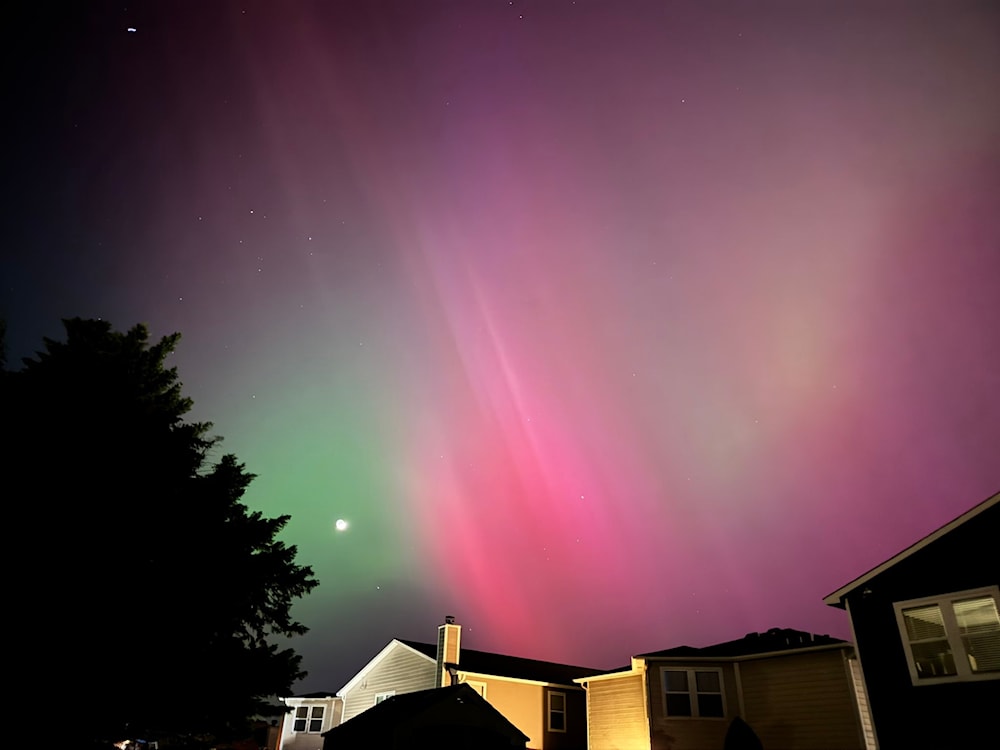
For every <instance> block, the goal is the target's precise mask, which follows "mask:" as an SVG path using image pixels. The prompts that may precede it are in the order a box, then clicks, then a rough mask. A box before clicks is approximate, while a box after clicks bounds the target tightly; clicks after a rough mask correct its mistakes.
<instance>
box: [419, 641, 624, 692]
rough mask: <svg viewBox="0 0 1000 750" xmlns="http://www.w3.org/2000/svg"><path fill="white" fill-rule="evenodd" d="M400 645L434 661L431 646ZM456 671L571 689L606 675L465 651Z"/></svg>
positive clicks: (429, 644) (461, 652)
mask: <svg viewBox="0 0 1000 750" xmlns="http://www.w3.org/2000/svg"><path fill="white" fill-rule="evenodd" d="M400 642H401V643H404V644H406V645H407V646H409V647H410V648H412V649H414V650H416V651H419V652H420V653H422V654H424V655H426V656H429V657H430V658H432V659H434V658H437V646H436V645H434V644H432V643H421V642H419V641H404V640H400ZM458 668H459V669H460V670H461V671H463V672H475V673H476V674H483V675H496V676H497V677H514V678H519V679H522V680H535V681H537V682H552V683H555V684H558V685H572V684H573V680H575V679H577V678H578V677H590V676H592V675H595V674H604V673H605V672H607V671H608V670H606V669H594V668H593V667H578V666H574V665H572V664H556V663H555V662H550V661H538V660H537V659H524V658H522V657H520V656H506V655H504V654H492V653H489V652H488V651H475V650H473V649H468V648H463V649H461V650H460V652H459V660H458Z"/></svg>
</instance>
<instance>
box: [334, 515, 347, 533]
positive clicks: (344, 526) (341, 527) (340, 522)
mask: <svg viewBox="0 0 1000 750" xmlns="http://www.w3.org/2000/svg"><path fill="white" fill-rule="evenodd" d="M334 526H336V527H337V531H344V530H345V529H347V521H345V520H344V519H343V518H338V519H337V523H335V524H334Z"/></svg>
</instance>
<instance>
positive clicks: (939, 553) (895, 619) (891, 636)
mask: <svg viewBox="0 0 1000 750" xmlns="http://www.w3.org/2000/svg"><path fill="white" fill-rule="evenodd" d="M998 582H1000V493H997V494H995V495H993V496H992V497H989V498H987V499H986V500H984V501H983V502H981V503H980V504H979V505H977V506H975V507H974V508H972V509H971V510H969V511H968V512H966V513H964V514H963V515H961V516H959V517H958V518H956V519H954V520H953V521H951V522H950V523H948V524H945V525H944V526H942V527H941V528H939V529H938V530H937V531H934V532H932V533H931V534H928V535H927V536H925V537H924V538H923V539H921V540H920V541H918V542H916V543H915V544H913V545H911V546H910V547H907V548H906V549H904V550H903V551H902V552H900V553H899V554H897V555H895V556H894V557H891V558H890V559H888V560H886V561H885V562H883V563H882V564H881V565H878V566H876V567H875V568H873V569H872V570H869V571H868V572H867V573H865V574H864V575H862V576H860V577H859V578H855V579H854V580H853V581H851V582H850V583H848V584H845V585H844V586H842V587H841V588H839V589H837V590H836V591H834V592H833V593H832V594H830V595H829V596H827V597H826V598H825V599H824V601H825V602H826V603H827V604H829V605H830V606H833V607H839V608H841V609H844V610H846V611H847V614H848V617H849V618H850V622H851V630H852V633H853V638H854V641H855V643H856V645H857V650H858V659H859V662H860V664H861V670H862V672H863V674H864V683H865V687H866V689H867V694H868V700H869V702H870V705H871V712H872V718H873V720H874V725H875V734H876V738H877V741H878V743H879V745H880V746H881V747H883V748H896V747H918V746H919V747H942V748H959V747H979V746H981V743H982V740H983V738H985V737H990V736H992V737H994V740H995V738H996V736H997V734H996V711H997V708H998V707H1000V617H998V614H997V612H998V609H1000V593H998Z"/></svg>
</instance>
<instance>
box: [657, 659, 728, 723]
mask: <svg viewBox="0 0 1000 750" xmlns="http://www.w3.org/2000/svg"><path fill="white" fill-rule="evenodd" d="M667 672H687V676H688V696H689V697H690V698H691V715H690V716H676V715H674V714H671V713H670V712H669V711H668V710H667V681H666V673H667ZM695 672H716V673H717V674H718V675H719V695H720V696H721V697H722V716H701V715H699V714H698V683H697V680H696V679H695ZM660 693H661V694H662V696H663V698H662V701H663V715H664V716H666V717H667V718H668V719H671V720H677V721H682V720H688V721H689V720H691V719H697V720H698V721H725V720H726V717H727V716H728V715H729V707H728V706H727V705H726V682H725V675H723V674H722V667H680V666H677V667H675V666H666V667H660ZM678 695H679V693H678ZM704 695H715V693H704Z"/></svg>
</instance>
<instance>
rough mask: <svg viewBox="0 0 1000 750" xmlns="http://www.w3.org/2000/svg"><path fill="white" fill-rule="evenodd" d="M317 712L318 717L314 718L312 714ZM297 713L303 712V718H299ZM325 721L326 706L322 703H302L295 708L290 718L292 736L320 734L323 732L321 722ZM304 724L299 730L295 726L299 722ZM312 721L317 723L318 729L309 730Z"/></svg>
mask: <svg viewBox="0 0 1000 750" xmlns="http://www.w3.org/2000/svg"><path fill="white" fill-rule="evenodd" d="M317 709H318V710H319V716H314V715H313V712H314V711H316V710H317ZM299 711H305V712H306V715H305V716H299ZM325 720H326V705H325V704H322V703H302V704H300V705H298V706H295V716H293V717H292V733H293V734H322V732H323V722H324V721H325ZM300 721H301V722H304V724H303V728H302V729H299V728H298V727H297V726H296V725H297V724H298V723H299V722H300ZM314 721H318V722H319V729H311V728H310V727H311V726H312V723H313V722H314Z"/></svg>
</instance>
